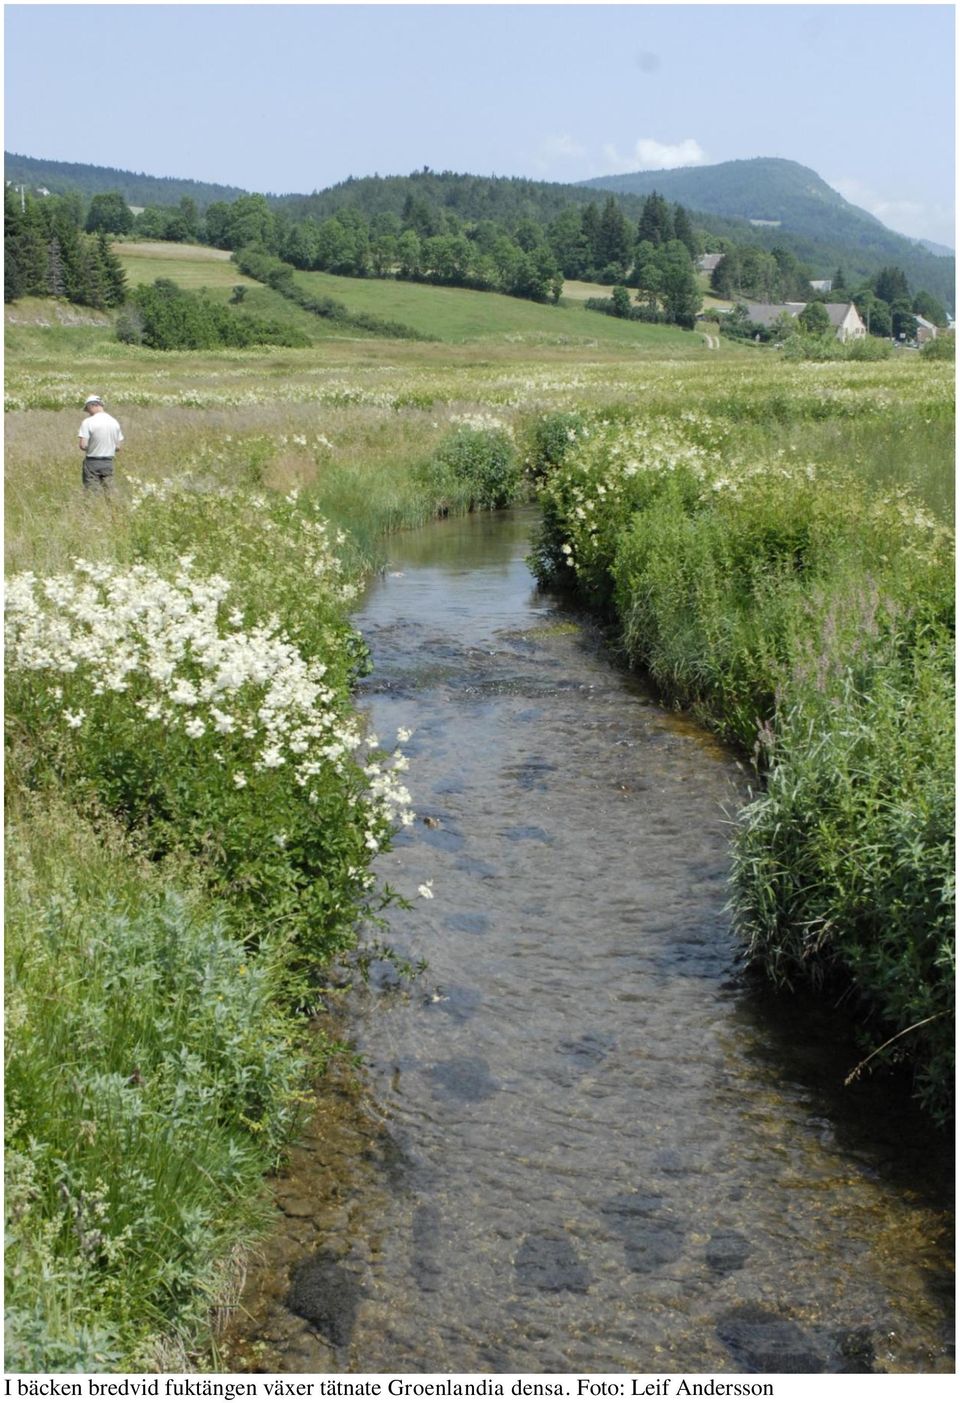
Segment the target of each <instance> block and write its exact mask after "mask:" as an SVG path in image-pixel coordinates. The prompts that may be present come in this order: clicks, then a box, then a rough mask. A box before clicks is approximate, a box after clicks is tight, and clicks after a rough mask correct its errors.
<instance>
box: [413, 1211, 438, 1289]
mask: <svg viewBox="0 0 960 1403" xmlns="http://www.w3.org/2000/svg"><path fill="white" fill-rule="evenodd" d="M440 1233H441V1221H440V1214H439V1212H438V1210H437V1209H436V1208H435V1207H434V1205H433V1204H432V1203H421V1204H419V1205H418V1207H417V1208H416V1209H415V1211H414V1214H413V1224H412V1233H411V1236H412V1239H413V1250H412V1252H411V1256H410V1265H411V1267H412V1268H413V1274H414V1277H415V1279H416V1282H417V1286H418V1287H419V1288H420V1290H421V1291H437V1290H439V1289H440V1277H441V1275H442V1273H441V1269H440V1265H439V1263H438V1261H437V1258H436V1255H435V1248H436V1245H437V1242H438V1240H439V1238H440Z"/></svg>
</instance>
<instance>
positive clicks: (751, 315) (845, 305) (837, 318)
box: [743, 302, 920, 341]
mask: <svg viewBox="0 0 960 1403" xmlns="http://www.w3.org/2000/svg"><path fill="white" fill-rule="evenodd" d="M743 305H744V306H745V307H746V309H747V319H748V321H752V322H756V323H757V325H758V326H766V327H771V326H773V325H774V323H775V322H777V321H779V320H780V318H781V317H782V316H783V315H784V313H787V315H789V316H791V317H799V315H800V313H801V312H802V311H803V309H804V307H806V305H807V304H806V302H745V303H744V304H743ZM823 305H824V307H825V308H826V310H827V316H828V317H829V318H830V325H831V326H832V327H833V329H834V331H835V332H836V335H837V340H838V341H856V340H859V339H860V337H861V336H866V334H867V327H866V323H865V322H864V320H863V318H862V317H861V315H860V313H859V312H858V311H857V309H856V307H855V306H854V304H853V303H852V302H825V303H824V304H823ZM917 320H918V321H919V320H920V318H918V319H917Z"/></svg>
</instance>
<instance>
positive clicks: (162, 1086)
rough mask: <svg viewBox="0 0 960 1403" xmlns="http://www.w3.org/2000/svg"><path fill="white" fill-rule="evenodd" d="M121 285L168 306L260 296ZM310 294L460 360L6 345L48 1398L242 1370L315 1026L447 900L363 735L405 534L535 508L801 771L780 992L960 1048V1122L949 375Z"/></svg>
mask: <svg viewBox="0 0 960 1403" xmlns="http://www.w3.org/2000/svg"><path fill="white" fill-rule="evenodd" d="M119 248H120V251H121V253H122V254H123V257H124V259H125V261H126V263H127V268H128V272H129V274H130V276H131V279H132V280H133V279H135V278H137V277H139V276H143V277H145V278H148V279H152V278H155V277H158V276H171V277H173V278H174V280H175V281H178V282H181V283H182V284H183V285H185V286H193V287H200V286H206V287H209V288H211V289H214V290H219V291H218V295H223V296H228V295H229V291H230V289H231V288H232V287H233V286H235V285H236V284H237V283H239V282H241V281H242V279H241V278H240V276H239V275H238V274H237V272H236V270H235V269H234V268H233V267H232V265H230V264H229V263H227V262H225V261H224V260H223V259H220V258H216V257H210V256H209V254H210V251H208V250H194V251H193V252H194V253H196V255H197V256H196V258H191V257H190V256H189V255H187V251H185V250H181V249H177V250H176V251H175V252H174V251H172V250H170V249H168V248H166V247H165V246H149V247H148V246H142V247H140V248H135V247H134V246H133V245H120V246H119ZM174 265H176V268H177V271H174ZM135 267H139V268H140V270H141V273H140V274H137V273H135ZM300 276H302V277H304V278H305V279H308V280H309V281H310V284H311V286H313V285H314V281H315V285H316V290H317V291H318V292H320V291H321V290H322V291H323V292H324V293H329V294H331V295H333V296H334V297H336V298H337V299H338V300H340V301H343V302H345V303H346V304H347V305H348V306H349V307H350V308H351V310H358V311H375V312H376V313H377V314H378V315H383V316H389V317H391V318H396V319H398V320H402V321H404V322H407V323H411V324H415V325H418V327H419V329H421V330H423V331H425V332H427V333H429V334H430V335H434V336H437V337H438V338H439V339H438V340H437V341H436V342H432V343H412V342H409V341H407V342H399V341H397V342H392V341H382V340H377V339H376V338H373V337H370V336H350V337H345V336H342V335H338V336H331V335H327V334H326V331H325V328H324V326H323V324H322V323H321V322H320V321H319V319H317V318H308V321H309V323H310V325H311V332H312V334H313V337H314V343H315V344H313V345H312V346H310V347H309V348H305V349H302V350H299V349H298V350H286V349H280V348H270V349H264V350H244V351H229V352H223V353H220V354H214V353H188V352H169V353H168V352H155V351H149V350H146V349H144V348H139V347H131V346H125V345H121V344H119V343H118V342H116V341H115V340H114V339H112V335H111V330H110V327H109V325H108V324H105V323H104V321H103V319H102V318H98V317H95V316H91V317H90V318H88V319H86V320H85V321H80V322H77V321H71V322H70V323H69V324H64V323H63V321H62V319H61V317H60V315H59V314H58V308H57V306H56V305H55V304H52V303H50V304H41V303H37V304H32V305H30V306H27V305H21V304H16V305H15V306H14V307H13V308H8V316H7V362H6V385H5V396H6V398H5V403H6V552H7V573H8V601H7V602H8V608H7V767H6V774H7V817H8V828H7V942H6V962H7V963H6V970H7V974H6V978H7V1038H8V1047H7V1083H6V1085H7V1156H8V1158H7V1201H8V1232H9V1239H8V1250H7V1292H6V1298H7V1311H8V1320H7V1367H8V1368H9V1369H12V1370H19V1371H69V1370H83V1371H89V1372H101V1371H104V1370H109V1369H129V1370H134V1369H137V1370H139V1369H157V1368H178V1367H184V1366H187V1365H189V1363H190V1361H191V1360H193V1361H195V1360H197V1359H201V1360H206V1362H207V1363H209V1362H211V1358H212V1356H211V1355H210V1354H209V1353H208V1351H209V1349H210V1348H211V1344H210V1340H211V1326H212V1323H214V1322H215V1319H216V1311H217V1309H218V1308H219V1307H220V1306H221V1305H222V1304H223V1302H224V1301H225V1300H228V1299H229V1298H230V1293H231V1290H232V1288H233V1283H235V1281H236V1279H237V1276H238V1272H239V1271H240V1270H241V1269H242V1259H243V1251H244V1247H245V1244H248V1243H249V1241H250V1240H251V1237H252V1235H254V1234H255V1233H256V1231H257V1230H258V1228H260V1227H261V1226H262V1223H263V1220H264V1209H263V1207H262V1204H263V1198H262V1195H261V1193H260V1191H259V1189H260V1185H261V1182H262V1177H263V1175H264V1173H265V1172H266V1171H267V1170H268V1169H269V1168H270V1166H271V1165H272V1164H274V1163H276V1161H277V1159H278V1157H279V1156H281V1155H282V1153H283V1146H284V1144H285V1142H286V1141H287V1140H288V1137H289V1136H290V1134H291V1133H292V1130H293V1128H294V1127H295V1125H296V1122H297V1116H298V1111H299V1107H300V1106H301V1104H302V1102H303V1098H304V1096H305V1095H306V1091H305V1088H306V1087H308V1085H309V1078H310V1076H311V1075H313V1074H315V1073H316V1071H317V1069H318V1067H319V1066H322V1063H323V1060H324V1058H325V1057H326V1056H327V1055H328V1053H329V1051H330V1049H329V1048H326V1047H325V1046H323V1045H321V1046H319V1047H318V1046H317V1045H316V1043H315V1042H313V1041H311V1044H310V1046H309V1048H308V1046H307V1044H306V1040H305V1037H304V1014H305V1013H306V1012H308V1011H309V1010H310V1009H311V1007H313V1006H315V1004H316V1001H317V999H318V997H320V995H319V994H318V990H322V988H323V983H324V980H325V979H326V978H328V972H329V969H330V966H331V964H332V963H334V962H337V961H343V960H349V958H350V952H351V950H352V948H353V947H354V946H355V944H356V940H357V931H358V928H359V927H360V926H362V925H363V924H364V923H367V924H368V925H370V924H373V925H374V926H376V923H377V922H378V921H380V920H383V919H385V920H386V921H387V924H388V925H389V907H390V905H391V903H393V902H395V901H398V900H400V901H407V902H416V901H418V900H422V899H426V898H425V896H424V894H423V893H417V892H400V893H395V892H391V891H389V890H379V889H378V888H377V887H376V886H375V885H374V884H373V883H372V881H371V878H370V876H369V863H370V861H371V859H372V857H373V855H374V854H375V853H376V852H377V851H381V850H383V848H385V847H386V846H388V845H389V842H390V835H391V833H392V832H393V831H395V830H396V829H397V827H399V826H402V825H403V824H405V823H409V822H411V821H412V818H413V803H414V801H415V796H416V776H415V774H413V775H410V774H408V773H407V768H406V757H405V755H404V753H403V745H404V741H405V737H404V736H402V735H400V736H398V737H386V736H384V737H371V736H368V735H364V733H363V730H362V726H361V725H360V723H359V720H358V718H357V716H356V713H355V711H354V708H353V702H352V686H353V683H354V681H355V679H356V677H357V676H358V675H359V674H360V673H361V672H362V670H363V669H364V667H365V665H366V662H365V653H364V648H363V644H362V641H361V640H359V639H358V638H357V636H356V635H355V633H354V631H353V629H352V627H351V625H350V607H351V602H352V600H353V599H354V598H355V596H356V592H357V590H358V588H359V587H360V585H361V583H362V580H363V577H364V575H365V573H367V572H368V571H370V570H371V569H374V568H376V566H377V564H378V562H379V561H380V560H381V559H382V557H383V551H384V546H383V540H384V537H385V535H387V534H388V533H389V532H393V531H397V530H401V529H403V528H404V527H406V526H411V525H415V524H420V523H422V522H424V521H427V520H429V519H431V518H433V517H435V516H438V515H442V514H445V513H454V512H463V511H467V510H470V509H472V508H478V507H485V506H490V505H495V504H498V503H502V502H504V501H506V500H508V499H510V498H511V497H513V496H516V495H518V494H527V493H528V492H529V491H531V490H533V488H532V484H534V483H536V484H537V486H536V490H537V491H538V492H539V495H540V497H541V500H542V503H543V509H544V521H545V530H544V535H543V538H542V539H541V541H540V544H539V546H538V548H537V550H538V559H539V568H540V570H541V573H542V574H543V576H544V578H549V579H551V580H554V581H556V580H557V579H558V578H559V579H560V580H561V581H562V582H565V583H566V584H568V585H570V584H573V583H576V586H577V588H578V589H579V591H580V593H581V595H582V596H583V597H585V598H587V599H589V600H590V601H591V602H593V603H594V604H595V605H596V606H597V607H599V608H602V609H604V610H607V611H608V612H611V613H613V614H615V615H616V616H617V617H618V618H619V620H620V625H621V628H622V631H623V638H624V644H625V647H626V648H627V649H628V651H629V653H630V656H631V658H632V659H633V660H634V661H635V663H636V664H637V665H638V666H642V667H644V668H646V669H649V670H651V671H652V673H653V675H654V677H655V678H656V680H657V682H658V685H659V686H660V687H661V688H662V690H663V693H664V695H665V697H666V698H668V699H672V700H676V701H677V702H678V703H681V704H683V705H685V706H691V707H694V708H695V709H697V710H698V711H699V713H700V714H701V716H703V717H704V719H706V720H707V721H708V723H709V724H711V725H713V726H714V727H715V728H716V729H717V730H719V731H720V732H721V733H723V734H725V735H727V736H728V737H729V738H731V739H732V740H733V741H734V742H735V743H736V744H737V745H739V746H740V747H741V748H742V750H743V751H744V752H745V753H746V754H748V755H750V754H755V755H756V758H757V760H758V763H759V764H760V766H761V768H762V769H763V771H764V772H765V773H766V775H767V782H766V783H765V784H761V783H760V781H759V780H758V787H757V800H756V803H755V805H753V806H751V810H750V811H748V813H747V814H746V815H745V816H744V820H743V822H742V824H741V827H740V830H739V837H738V847H737V857H736V881H737V885H736V888H735V904H736V909H737V912H738V915H739V918H740V922H741V929H742V932H743V938H744V941H745V943H746V945H747V947H748V948H749V950H750V952H751V958H752V959H753V960H754V961H755V962H758V963H760V964H763V965H765V967H766V968H767V969H768V971H769V973H770V975H771V977H773V978H775V979H786V980H789V981H791V982H793V983H801V982H803V981H804V980H806V979H808V978H813V979H816V980H819V981H820V982H821V983H822V984H824V985H826V986H829V987H830V988H831V990H833V989H835V988H836V987H838V981H839V986H840V987H843V988H844V989H846V991H847V995H846V996H847V1000H848V1006H850V1007H851V1008H853V1007H856V1008H857V1010H858V1013H857V1016H858V1017H859V1016H861V1013H862V1016H863V1018H864V1019H865V1020H866V1024H867V1026H868V1027H869V1030H870V1031H869V1037H870V1038H871V1039H872V1040H873V1042H872V1043H871V1044H870V1045H871V1046H872V1045H875V1043H876V1042H878V1041H882V1040H883V1039H882V1036H881V1031H883V1032H886V1030H889V1032H890V1033H896V1032H898V1031H900V1030H901V1029H902V1028H905V1027H906V1026H907V1023H908V1022H920V1021H922V1020H925V1019H932V1020H934V1021H932V1022H930V1023H928V1024H927V1025H926V1027H927V1029H928V1030H930V1031H931V1032H932V1030H936V1032H937V1033H938V1034H939V1035H941V1036H939V1040H937V1039H934V1040H932V1041H927V1042H924V1043H922V1044H919V1045H918V1044H917V1043H916V1042H915V1041H911V1039H909V1038H907V1039H903V1040H902V1041H901V1042H900V1043H899V1044H898V1045H897V1046H898V1049H899V1050H901V1051H909V1052H910V1053H911V1055H913V1056H915V1057H916V1058H917V1059H918V1065H919V1066H920V1068H921V1073H920V1086H921V1090H922V1091H923V1092H924V1094H925V1095H926V1096H927V1097H928V1099H929V1102H930V1104H931V1105H932V1106H934V1107H935V1108H938V1109H939V1108H942V1105H943V1097H942V1094H941V1093H942V1084H943V1079H944V1077H945V1076H946V1065H947V1064H946V1060H945V1059H946V1049H945V1047H944V1045H943V1042H944V1040H943V1038H942V1033H943V1030H944V1029H945V1028H946V1027H947V1026H949V1024H948V1019H947V1017H946V1007H945V1005H944V1004H943V999H944V997H945V994H944V990H945V988H946V984H945V972H947V971H948V970H949V960H950V958H951V954H950V949H951V947H950V944H949V932H948V930H947V926H946V922H947V908H948V905H949V892H948V891H947V890H946V889H945V880H946V879H945V877H944V872H945V868H946V862H947V848H948V846H949V844H948V842H947V839H946V838H945V834H949V833H950V832H951V830H950V829H949V827H948V826H947V825H948V824H949V794H948V793H947V792H945V791H946V789H948V788H949V786H948V785H945V777H946V779H947V780H948V779H949V776H950V775H951V774H952V768H951V767H949V766H948V763H947V762H948V751H949V747H950V744H951V740H950V738H951V734H952V731H951V723H952V712H951V711H950V709H949V706H948V692H949V687H948V680H950V679H952V672H951V671H950V669H949V667H948V658H949V646H950V633H949V627H948V623H949V620H948V618H947V612H948V607H947V606H948V598H949V599H952V564H951V561H952V535H951V530H950V524H951V523H952V511H953V508H952V480H953V468H952V452H953V377H952V367H950V366H942V365H935V364H931V363H925V362H922V361H921V360H920V359H919V358H916V357H915V358H912V359H904V360H902V361H894V362H884V363H881V364H878V365H866V364H849V363H844V364H811V365H806V364H799V365H798V364H792V365H786V364H784V363H783V362H782V361H780V360H779V359H778V358H777V357H776V356H775V355H774V354H772V353H770V354H768V353H762V354H761V353H758V352H756V351H755V350H754V349H753V348H747V349H746V350H743V351H740V350H738V349H737V348H733V347H725V348H724V350H723V352H721V353H716V352H708V351H706V349H705V347H704V343H703V338H702V337H701V336H699V335H697V334H692V333H682V332H676V331H673V330H670V329H668V328H660V327H648V326H640V325H639V324H632V325H631V326H623V325H618V324H617V323H616V322H615V321H614V320H613V319H611V318H606V317H602V316H599V315H596V314H592V313H588V312H586V311H584V310H583V309H582V308H580V307H577V306H575V305H572V306H567V307H564V306H560V307H558V308H550V307H536V306H534V305H533V304H530V303H524V302H519V301H517V300H514V299H508V298H502V297H496V296H494V295H492V294H479V293H471V292H466V291H463V290H459V289H434V288H428V287H423V286H416V285H403V284H383V283H375V282H373V281H372V280H371V281H370V282H355V281H353V280H348V279H336V278H331V277H328V276H325V275H320V274H309V275H308V274H304V275H300ZM193 279H196V281H191V280H193ZM220 279H222V281H220ZM260 294H263V295H264V296H265V297H272V296H273V294H271V293H269V292H268V291H267V290H266V289H263V288H258V287H257V286H256V285H251V290H250V292H249V293H248V296H247V301H248V303H249V302H252V299H254V298H255V297H257V296H259V295H260ZM371 299H372V300H371ZM389 299H395V301H394V300H389ZM277 301H278V302H280V301H281V299H279V298H278V299H277ZM71 310H72V311H75V309H71ZM294 314H297V315H300V313H299V311H298V309H290V315H294ZM303 315H304V316H305V317H306V316H307V314H303ZM558 328H560V329H559V330H558ZM91 391H96V392H99V393H102V394H103V395H104V397H105V400H106V402H107V407H108V408H109V409H110V410H111V412H114V413H115V414H116V415H117V417H118V418H119V419H120V420H121V422H122V425H123V428H124V433H125V435H126V442H125V444H124V448H123V451H122V455H121V457H120V459H118V482H117V487H116V490H115V492H114V494H113V495H112V496H111V497H109V498H101V497H99V496H93V497H86V496H84V495H83V493H82V491H81V487H80V454H79V452H78V451H77V447H76V435H77V429H78V427H79V424H80V420H81V410H80V407H79V406H80V404H81V403H82V401H83V398H84V397H85V395H86V394H88V393H90V392H91ZM664 543H668V545H667V546H665V544H664ZM571 558H572V559H573V562H574V563H573V565H569V564H567V563H566V562H567V561H568V560H569V559H571ZM408 783H409V786H410V790H411V791H412V793H413V796H414V799H413V800H412V799H411V795H410V793H409V792H408V791H407V787H406V786H407V784H408ZM851 833H854V834H856V835H857V841H856V843H854V842H853V841H852V840H851V838H850V834H851ZM945 844H946V846H945ZM900 986H902V987H903V989H904V990H905V996H904V998H903V999H902V1000H900V1002H899V1003H897V1002H896V1000H894V1001H892V1002H891V999H890V998H889V997H888V995H889V993H890V990H891V988H892V989H894V990H896V989H897V988H898V987H900Z"/></svg>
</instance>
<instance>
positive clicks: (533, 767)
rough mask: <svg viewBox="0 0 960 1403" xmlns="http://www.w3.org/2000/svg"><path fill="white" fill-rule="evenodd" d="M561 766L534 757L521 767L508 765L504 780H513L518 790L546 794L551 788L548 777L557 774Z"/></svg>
mask: <svg viewBox="0 0 960 1403" xmlns="http://www.w3.org/2000/svg"><path fill="white" fill-rule="evenodd" d="M559 768H560V767H559V765H554V764H552V763H551V762H550V761H549V760H546V759H544V758H543V756H540V755H532V756H530V757H529V759H526V760H524V761H523V762H522V763H521V764H519V765H507V766H506V767H505V768H504V769H503V770H502V771H501V774H502V775H503V777H504V779H508V780H512V781H513V783H514V784H516V785H517V787H518V788H520V789H522V790H525V791H526V792H532V791H537V792H539V793H545V792H546V791H547V789H548V788H549V779H548V776H549V775H552V774H554V773H556V771H557V770H558V769H559Z"/></svg>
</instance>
